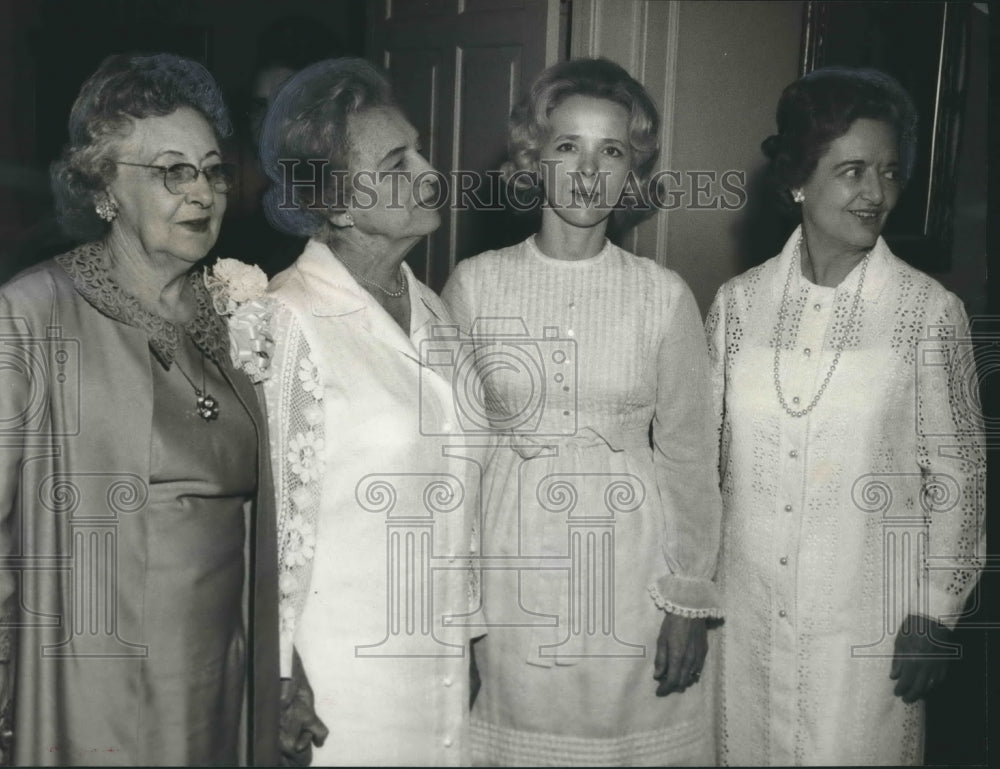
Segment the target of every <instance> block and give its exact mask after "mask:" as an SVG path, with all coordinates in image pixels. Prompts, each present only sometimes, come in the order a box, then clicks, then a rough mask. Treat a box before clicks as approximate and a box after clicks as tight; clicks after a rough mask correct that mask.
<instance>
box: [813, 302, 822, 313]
mask: <svg viewBox="0 0 1000 769" xmlns="http://www.w3.org/2000/svg"><path fill="white" fill-rule="evenodd" d="M813 309H814V310H816V312H819V311H820V310H822V309H823V305H821V304H820V303H819V302H816V304H814V305H813Z"/></svg>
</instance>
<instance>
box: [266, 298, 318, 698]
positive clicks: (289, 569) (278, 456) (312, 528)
mask: <svg viewBox="0 0 1000 769" xmlns="http://www.w3.org/2000/svg"><path fill="white" fill-rule="evenodd" d="M275 328H276V335H275V336H276V339H275V343H276V352H277V354H276V356H275V360H274V370H273V373H272V375H271V377H270V378H269V379H267V380H266V382H265V385H264V392H265V395H266V397H267V400H268V403H269V408H268V421H269V428H270V435H271V463H272V466H273V468H274V482H275V494H276V497H277V509H278V606H279V612H280V614H279V631H280V643H281V675H282V677H283V678H287V677H290V676H291V669H292V647H293V644H294V639H295V629H296V626H297V624H298V620H299V617H300V616H301V614H302V609H303V606H304V605H305V601H306V596H307V595H308V591H309V583H310V580H311V577H312V564H313V557H314V554H315V548H316V525H317V520H318V517H319V516H318V514H319V500H320V482H321V478H322V475H323V472H322V471H323V461H324V460H323V450H324V438H325V436H324V425H323V385H322V383H321V381H320V376H319V368H318V367H317V365H316V361H315V359H314V357H313V354H312V351H311V349H310V347H309V343H308V341H307V340H306V338H305V335H304V334H303V333H302V329H301V327H300V326H299V324H298V323H297V322H296V320H295V318H294V316H293V314H292V312H291V310H289V309H288V308H287V307H281V308H280V309H278V310H277V312H276V316H275Z"/></svg>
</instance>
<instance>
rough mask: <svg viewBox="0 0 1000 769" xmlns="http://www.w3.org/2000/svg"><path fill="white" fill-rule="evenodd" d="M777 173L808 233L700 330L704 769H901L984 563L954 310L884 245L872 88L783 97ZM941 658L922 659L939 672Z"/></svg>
mask: <svg viewBox="0 0 1000 769" xmlns="http://www.w3.org/2000/svg"><path fill="white" fill-rule="evenodd" d="M777 122H778V133H777V135H775V136H772V137H770V138H769V139H767V140H766V141H765V142H764V145H763V147H764V150H765V152H766V153H767V154H768V155H769V156H770V158H771V171H772V172H773V176H774V178H775V181H776V182H777V184H778V186H779V189H780V190H781V191H782V192H783V194H784V196H786V197H787V198H788V200H787V203H788V204H790V205H791V204H793V203H794V205H796V206H798V207H799V208H800V209H801V216H802V225H801V227H799V228H798V229H796V230H795V232H794V233H793V234H792V236H791V238H790V239H789V240H788V243H787V244H786V246H785V248H784V249H783V250H782V252H781V253H780V254H779V255H778V256H776V257H774V258H773V259H771V260H769V261H768V262H766V263H764V264H762V265H761V266H759V267H756V268H754V269H752V270H750V271H749V272H747V273H744V274H743V275H740V276H738V277H737V278H734V279H733V280H731V281H729V282H728V283H726V284H725V285H724V286H723V287H722V288H721V289H720V290H719V293H718V295H717V296H716V299H715V302H714V304H713V305H712V308H711V310H710V312H709V316H708V319H707V326H708V330H709V334H710V337H711V350H712V360H713V367H714V378H715V388H714V390H715V394H716V402H717V407H718V410H719V415H720V422H721V463H720V468H721V476H722V491H723V500H724V505H725V510H724V519H723V550H722V556H721V558H720V582H721V585H722V588H723V592H724V596H725V607H726V623H725V626H724V627H723V631H722V644H721V649H722V654H721V663H720V670H721V679H720V685H721V691H720V696H719V699H718V702H719V708H720V710H719V717H718V720H717V724H718V729H719V737H720V760H721V761H722V762H724V763H728V764H733V765H741V766H753V765H762V764H829V765H844V764H913V763H920V762H921V760H922V756H923V717H924V707H923V702H922V700H923V698H924V697H925V696H926V695H927V693H928V692H930V691H932V690H933V689H934V687H935V685H937V684H938V683H940V681H941V679H942V678H943V676H944V675H945V672H946V669H947V656H948V655H949V654H957V651H956V650H955V649H954V647H948V646H945V645H944V644H945V643H946V642H947V639H948V629H949V628H952V627H953V626H954V625H955V623H956V622H957V620H958V617H959V615H960V614H961V612H962V609H963V604H964V602H965V599H966V598H967V596H968V594H969V592H970V591H971V589H972V587H973V585H974V583H975V581H976V578H977V572H978V568H979V565H980V560H979V559H980V557H981V556H982V553H983V545H984V529H983V492H984V488H983V485H984V478H983V474H984V452H983V448H982V443H981V435H980V432H979V429H978V428H977V419H976V415H975V409H974V407H973V404H974V403H975V402H976V401H977V400H978V399H977V397H976V396H975V395H974V390H975V387H976V372H975V364H974V361H973V356H972V348H971V345H970V343H969V339H968V321H967V318H966V314H965V311H964V309H963V307H962V304H961V302H960V301H959V300H958V299H957V298H956V297H955V296H954V295H952V294H951V293H949V292H948V291H946V290H945V289H944V288H943V287H942V286H941V285H939V284H938V283H937V282H935V281H934V280H932V279H931V278H929V277H928V276H927V275H924V274H923V273H921V272H919V271H917V270H915V269H913V268H912V267H910V266H909V265H907V264H905V263H904V262H902V261H901V260H900V259H898V258H896V257H895V256H894V255H893V254H892V253H891V252H890V251H889V248H888V247H887V246H886V244H885V241H884V240H882V238H881V237H880V233H881V231H882V228H883V226H884V225H885V221H886V217H887V216H888V215H889V213H890V212H891V211H892V209H893V207H894V206H895V205H896V202H897V200H898V199H899V195H900V192H901V188H902V185H903V183H904V182H905V181H906V179H907V177H908V176H909V173H910V171H911V169H912V165H913V158H914V142H915V124H916V116H915V113H914V110H913V105H912V103H911V101H910V99H909V97H908V96H907V95H906V93H905V92H904V91H903V90H902V88H901V87H900V86H899V84H898V83H896V82H895V81H894V80H892V79H891V78H889V77H888V76H886V75H884V74H883V73H880V72H877V71H874V70H847V69H840V68H836V69H834V68H831V69H827V70H818V71H816V72H814V73H812V74H810V75H807V76H806V77H804V78H802V79H801V80H799V81H797V82H796V83H793V84H792V85H790V86H789V87H788V88H787V89H786V90H785V92H784V94H783V95H782V98H781V101H780V102H779V105H778V111H777ZM935 653H937V654H938V656H934V654H935Z"/></svg>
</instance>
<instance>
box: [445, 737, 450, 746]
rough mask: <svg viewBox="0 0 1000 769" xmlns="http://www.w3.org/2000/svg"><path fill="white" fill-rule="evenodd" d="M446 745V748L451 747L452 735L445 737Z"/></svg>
mask: <svg viewBox="0 0 1000 769" xmlns="http://www.w3.org/2000/svg"><path fill="white" fill-rule="evenodd" d="M444 746H445V747H446V748H450V747H451V737H445V738H444Z"/></svg>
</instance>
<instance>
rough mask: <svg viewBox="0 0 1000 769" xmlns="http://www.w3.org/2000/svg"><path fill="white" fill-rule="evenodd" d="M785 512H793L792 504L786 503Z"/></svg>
mask: <svg viewBox="0 0 1000 769" xmlns="http://www.w3.org/2000/svg"><path fill="white" fill-rule="evenodd" d="M785 512H786V513H790V512H792V506H791V505H785Z"/></svg>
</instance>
